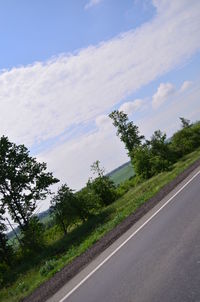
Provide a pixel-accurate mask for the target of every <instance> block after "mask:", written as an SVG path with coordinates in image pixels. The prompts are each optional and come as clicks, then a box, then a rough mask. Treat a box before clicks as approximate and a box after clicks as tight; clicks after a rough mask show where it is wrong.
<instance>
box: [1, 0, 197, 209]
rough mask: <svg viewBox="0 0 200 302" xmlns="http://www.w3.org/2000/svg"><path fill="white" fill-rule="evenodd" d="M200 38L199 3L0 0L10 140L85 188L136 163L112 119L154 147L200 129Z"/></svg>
mask: <svg viewBox="0 0 200 302" xmlns="http://www.w3.org/2000/svg"><path fill="white" fill-rule="evenodd" d="M199 33H200V1H199V0H190V1H188V0H175V1H171V0H152V1H150V0H118V1H115V0H67V1H66V0H45V1H40V0H30V1H26V0H0V135H1V136H2V135H6V136H8V137H9V139H10V140H11V141H13V142H15V143H17V144H25V145H26V146H27V147H28V149H29V150H30V154H31V155H32V156H34V157H36V158H37V159H38V160H39V161H44V162H46V163H47V166H48V170H49V171H52V172H53V174H54V176H55V177H57V178H59V179H60V184H59V185H61V184H62V183H67V184H68V185H69V186H70V187H71V188H72V189H75V190H78V189H80V188H81V187H83V186H84V185H85V183H86V182H87V180H88V178H89V177H90V176H91V173H90V165H91V164H92V163H93V162H94V161H95V160H97V159H98V160H100V162H101V164H102V166H104V167H105V169H106V171H107V172H109V171H111V170H113V169H114V168H116V167H118V166H119V165H121V164H123V163H125V162H126V161H128V156H127V152H126V150H125V149H124V145H123V144H122V143H121V141H120V140H119V138H118V137H116V129H115V128H114V126H113V125H112V122H111V120H110V119H109V118H108V114H109V113H110V112H111V111H112V110H115V109H119V110H123V111H124V112H126V113H127V114H128V116H129V119H130V120H132V121H133V122H134V123H135V124H136V125H138V126H139V129H140V132H141V134H144V135H145V137H146V138H149V137H150V136H151V135H152V133H153V132H154V131H155V130H157V129H161V130H162V131H164V132H166V133H167V135H168V137H169V136H171V135H172V134H173V133H174V132H175V131H176V130H178V129H179V128H180V121H179V117H182V116H183V117H185V118H187V119H190V120H191V121H193V122H194V121H196V120H200V85H199V84H200V34H199ZM47 207H48V202H46V203H44V204H43V205H42V209H45V208H47Z"/></svg>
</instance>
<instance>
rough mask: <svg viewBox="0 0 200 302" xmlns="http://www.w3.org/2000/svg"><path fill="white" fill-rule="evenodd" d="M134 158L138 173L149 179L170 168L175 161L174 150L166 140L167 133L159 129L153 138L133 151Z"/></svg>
mask: <svg viewBox="0 0 200 302" xmlns="http://www.w3.org/2000/svg"><path fill="white" fill-rule="evenodd" d="M132 158H133V160H132V161H133V165H134V169H135V171H136V174H137V175H139V176H140V177H142V178H143V179H148V178H150V177H152V176H153V175H156V174H158V173H160V172H163V171H167V170H169V169H170V166H171V164H172V163H173V162H174V152H173V150H172V149H171V148H170V143H168V142H167V141H166V134H165V133H162V132H161V131H160V130H158V131H155V132H154V134H153V136H152V137H151V140H149V141H146V143H145V144H143V145H142V146H139V147H138V148H136V149H135V150H134V151H133V154H132Z"/></svg>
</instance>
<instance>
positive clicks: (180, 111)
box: [137, 79, 200, 138]
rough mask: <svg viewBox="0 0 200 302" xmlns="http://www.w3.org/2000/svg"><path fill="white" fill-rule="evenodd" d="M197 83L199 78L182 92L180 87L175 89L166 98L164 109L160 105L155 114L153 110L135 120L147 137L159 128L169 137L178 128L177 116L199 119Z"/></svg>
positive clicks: (192, 119) (199, 86) (199, 88)
mask: <svg viewBox="0 0 200 302" xmlns="http://www.w3.org/2000/svg"><path fill="white" fill-rule="evenodd" d="M199 83H200V79H197V81H196V82H194V83H193V84H192V85H191V86H190V87H189V88H188V89H187V90H185V91H184V92H182V91H180V89H179V90H176V93H174V94H173V95H172V96H171V97H170V99H169V100H168V102H167V103H168V106H165V110H163V108H162V106H161V107H160V108H158V110H157V112H156V114H155V112H154V111H152V112H148V114H147V115H146V116H145V117H144V118H143V119H141V120H140V121H137V124H138V126H139V129H141V132H142V133H144V134H145V135H146V136H147V137H148V138H149V137H150V136H151V134H152V133H153V132H154V131H155V130H157V129H161V130H162V131H164V132H167V135H168V137H170V136H171V135H172V134H173V133H174V131H176V130H177V129H180V120H179V117H181V116H183V117H185V118H187V119H190V120H191V121H193V122H194V121H197V120H200V106H199V95H200V85H199Z"/></svg>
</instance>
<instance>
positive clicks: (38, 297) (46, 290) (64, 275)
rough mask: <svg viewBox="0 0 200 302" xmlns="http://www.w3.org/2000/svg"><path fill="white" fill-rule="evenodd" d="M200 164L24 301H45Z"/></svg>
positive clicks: (198, 162)
mask: <svg viewBox="0 0 200 302" xmlns="http://www.w3.org/2000/svg"><path fill="white" fill-rule="evenodd" d="M198 166H200V159H198V160H196V161H195V162H194V163H193V164H191V165H190V166H189V167H187V168H186V169H185V170H184V171H183V172H181V173H180V174H179V175H178V176H177V177H176V178H175V179H173V180H172V181H170V182H169V183H168V184H166V185H165V186H164V187H163V188H162V189H161V190H160V191H159V192H158V193H156V195H154V196H153V197H152V198H150V199H149V200H148V201H146V202H145V203H144V204H143V205H142V206H140V207H139V208H138V209H137V210H136V211H135V212H134V213H132V214H131V215H129V216H128V217H127V218H125V219H124V220H123V221H122V222H121V223H120V224H119V225H117V226H116V227H115V228H114V229H112V230H111V231H109V232H108V233H107V234H105V235H104V236H103V237H102V238H101V239H100V240H98V241H97V242H96V243H95V244H94V245H93V246H91V247H90V248H89V249H88V250H87V251H85V252H84V253H83V254H81V255H80V256H78V257H77V258H75V259H74V260H73V261H72V262H71V263H69V264H68V265H66V266H65V267H64V268H63V269H62V270H61V271H59V272H57V273H56V274H55V275H54V276H53V277H52V278H51V279H49V280H47V281H45V282H44V283H43V284H41V285H40V286H39V287H38V288H37V289H36V290H35V291H34V292H33V293H32V294H30V295H29V296H27V297H26V298H24V299H22V300H21V301H22V302H45V301H46V300H47V299H48V298H50V297H51V296H52V295H54V294H55V293H56V292H57V291H58V290H59V289H60V288H61V287H62V286H63V285H64V284H65V283H66V282H68V281H69V280H70V279H72V278H73V277H74V276H75V275H76V274H78V273H79V272H80V271H81V270H82V269H83V268H84V267H85V266H86V265H88V264H89V263H90V262H91V261H92V260H94V258H96V257H97V256H98V255H99V254H100V253H102V252H103V251H104V250H105V249H106V248H107V247H109V246H110V245H111V244H112V243H113V242H114V241H115V240H117V239H118V238H119V237H120V236H121V235H123V234H124V233H125V232H126V231H127V230H128V229H129V228H130V227H131V226H133V225H134V224H135V223H136V222H137V221H138V220H139V219H141V218H142V217H143V216H144V215H145V214H146V213H147V212H149V211H150V210H151V209H152V208H153V207H154V206H155V205H157V204H158V203H159V202H160V201H161V200H162V199H163V198H164V197H165V196H166V195H168V194H169V193H170V192H171V191H172V190H173V189H174V188H175V187H176V186H177V185H178V184H180V183H181V182H182V181H183V180H184V179H185V178H186V177H187V176H189V174H190V173H192V172H193V171H194V170H195V169H196V168H198Z"/></svg>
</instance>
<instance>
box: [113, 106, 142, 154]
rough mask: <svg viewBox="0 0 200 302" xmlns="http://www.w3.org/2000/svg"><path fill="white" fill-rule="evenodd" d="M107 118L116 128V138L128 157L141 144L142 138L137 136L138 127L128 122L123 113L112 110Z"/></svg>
mask: <svg viewBox="0 0 200 302" xmlns="http://www.w3.org/2000/svg"><path fill="white" fill-rule="evenodd" d="M109 117H110V118H111V119H112V120H113V125H114V126H115V127H116V128H117V136H119V137H120V139H121V141H122V142H123V143H124V144H125V148H126V149H127V150H128V153H129V155H130V153H131V152H132V151H133V149H135V148H136V147H138V146H139V145H140V144H141V142H142V140H143V139H144V136H143V135H140V134H139V130H138V127H137V126H136V125H134V124H133V122H129V121H128V115H127V114H126V113H124V112H123V111H118V110H114V111H113V112H111V113H110V114H109Z"/></svg>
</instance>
